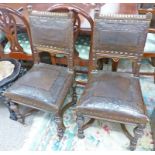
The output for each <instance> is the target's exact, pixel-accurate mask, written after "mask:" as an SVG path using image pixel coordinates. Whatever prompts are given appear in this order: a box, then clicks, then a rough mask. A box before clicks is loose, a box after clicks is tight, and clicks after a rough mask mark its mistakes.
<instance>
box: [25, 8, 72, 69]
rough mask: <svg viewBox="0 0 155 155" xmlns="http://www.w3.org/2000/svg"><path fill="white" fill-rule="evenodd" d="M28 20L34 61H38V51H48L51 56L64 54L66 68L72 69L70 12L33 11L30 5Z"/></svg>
mask: <svg viewBox="0 0 155 155" xmlns="http://www.w3.org/2000/svg"><path fill="white" fill-rule="evenodd" d="M28 11H29V22H30V28H31V35H32V43H33V47H34V53H35V62H39V53H40V52H42V51H46V52H49V53H50V55H51V56H54V55H56V54H64V55H65V56H66V57H67V62H68V68H69V70H70V71H72V70H73V54H74V52H73V17H72V13H71V12H69V13H57V12H48V11H35V10H32V8H31V7H29V9H28Z"/></svg>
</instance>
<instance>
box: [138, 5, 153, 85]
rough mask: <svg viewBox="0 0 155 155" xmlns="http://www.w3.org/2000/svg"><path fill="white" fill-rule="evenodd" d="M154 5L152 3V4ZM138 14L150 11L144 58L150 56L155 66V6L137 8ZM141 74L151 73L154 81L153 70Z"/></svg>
mask: <svg viewBox="0 0 155 155" xmlns="http://www.w3.org/2000/svg"><path fill="white" fill-rule="evenodd" d="M153 6H154V5H153ZM138 12H139V14H146V13H149V12H151V13H152V17H153V18H152V20H151V24H150V28H149V33H148V34H147V39H146V44H145V48H144V55H143V57H144V58H151V63H152V65H153V66H154V67H155V8H154V7H153V8H149V9H144V8H139V9H138ZM141 74H143V75H153V76H154V83H155V71H154V72H153V73H150V72H147V73H141Z"/></svg>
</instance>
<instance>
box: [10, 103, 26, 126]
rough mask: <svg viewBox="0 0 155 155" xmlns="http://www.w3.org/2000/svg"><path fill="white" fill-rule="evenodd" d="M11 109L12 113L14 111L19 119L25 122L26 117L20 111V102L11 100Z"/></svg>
mask: <svg viewBox="0 0 155 155" xmlns="http://www.w3.org/2000/svg"><path fill="white" fill-rule="evenodd" d="M10 110H11V111H12V113H13V112H14V114H15V116H16V118H17V121H18V122H20V123H22V124H24V117H23V116H22V115H21V114H20V112H19V108H18V104H16V103H14V102H12V101H10Z"/></svg>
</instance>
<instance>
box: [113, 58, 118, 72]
mask: <svg viewBox="0 0 155 155" xmlns="http://www.w3.org/2000/svg"><path fill="white" fill-rule="evenodd" d="M118 63H119V61H117V62H115V61H114V60H112V71H113V72H117V68H118Z"/></svg>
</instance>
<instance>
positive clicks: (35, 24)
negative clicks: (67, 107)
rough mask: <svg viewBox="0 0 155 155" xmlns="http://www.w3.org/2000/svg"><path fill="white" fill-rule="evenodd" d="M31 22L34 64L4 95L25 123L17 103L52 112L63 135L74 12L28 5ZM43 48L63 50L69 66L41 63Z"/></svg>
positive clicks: (71, 71) (55, 51)
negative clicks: (36, 9)
mask: <svg viewBox="0 0 155 155" xmlns="http://www.w3.org/2000/svg"><path fill="white" fill-rule="evenodd" d="M29 22H30V29H31V35H32V43H33V50H34V62H35V64H34V65H33V67H32V68H31V69H30V70H29V71H28V72H27V73H26V74H25V75H24V76H22V77H21V78H20V79H19V80H17V81H16V82H15V83H14V84H13V85H12V86H11V87H10V88H9V89H8V90H7V91H6V92H5V96H6V97H7V98H8V99H10V105H11V106H10V109H11V110H13V111H14V112H15V113H16V115H17V118H18V121H20V122H22V123H23V122H24V120H23V119H24V118H23V116H22V115H21V114H20V112H19V109H18V104H21V105H25V106H28V107H32V108H35V109H40V110H44V111H49V112H53V113H54V115H55V122H56V124H57V127H58V128H57V132H58V136H59V138H62V137H63V133H64V129H65V127H64V125H63V119H62V112H63V108H64V107H63V103H64V99H65V97H66V96H67V93H68V91H69V90H70V88H71V87H72V84H73V81H74V67H73V54H74V52H73V48H74V47H73V18H72V13H70V12H69V13H51V12H46V11H45V12H40V11H35V10H32V8H31V7H29ZM42 51H46V52H48V53H49V54H50V55H51V56H53V55H55V54H61V53H63V54H64V55H65V56H66V57H67V60H68V66H67V67H63V66H57V65H50V64H45V63H39V53H40V52H42Z"/></svg>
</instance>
